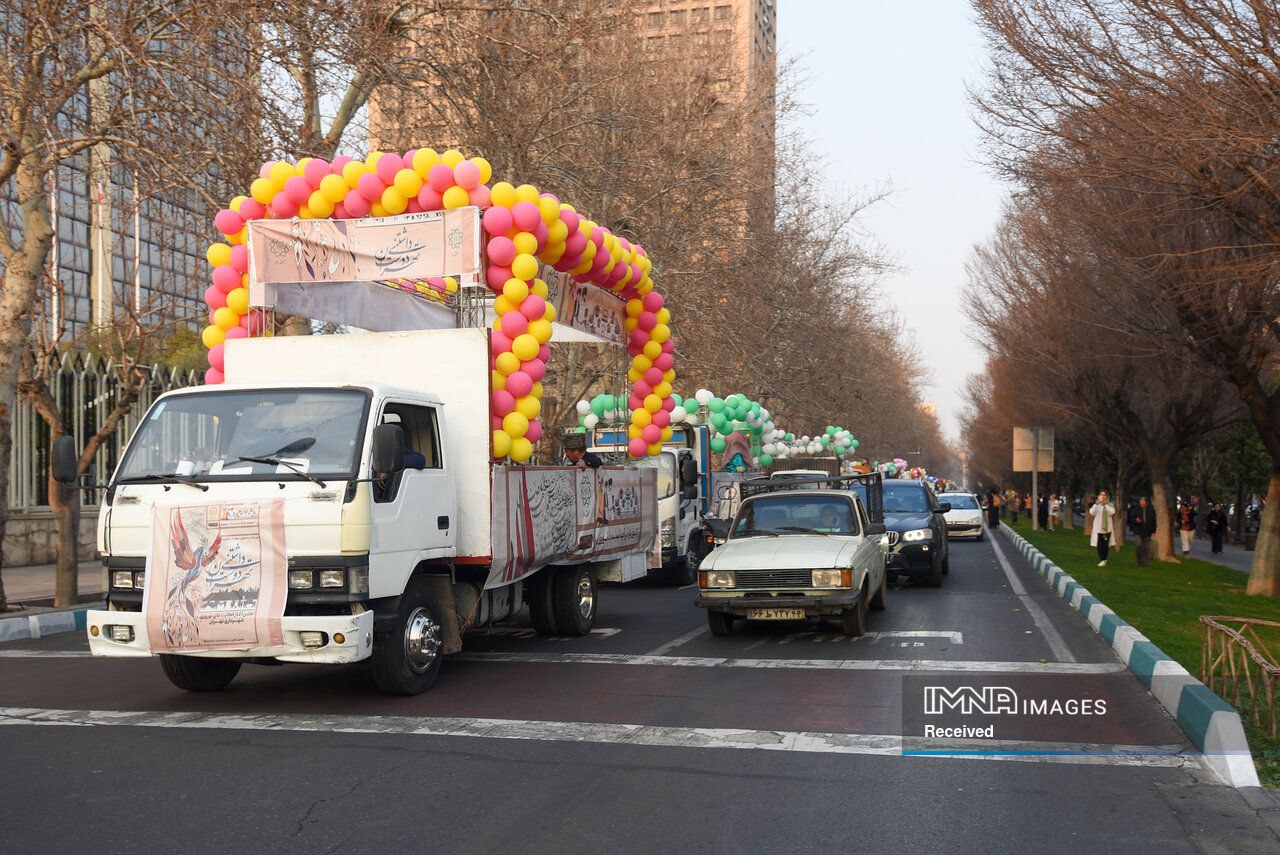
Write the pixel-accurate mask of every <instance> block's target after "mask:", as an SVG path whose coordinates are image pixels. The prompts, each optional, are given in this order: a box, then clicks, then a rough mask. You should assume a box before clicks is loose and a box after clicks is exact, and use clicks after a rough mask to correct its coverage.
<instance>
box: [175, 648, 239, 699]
mask: <svg viewBox="0 0 1280 855" xmlns="http://www.w3.org/2000/svg"><path fill="white" fill-rule="evenodd" d="M240 665H241V662H240V660H239V659H206V658H204V657H199V656H176V655H174V654H172V653H161V654H160V667H161V668H163V669H164V675H165V676H166V677H168V678H169V682H170V683H173V685H175V686H177V687H178V688H179V689H183V690H185V691H188V692H216V691H218V690H219V689H225V688H226V687H227V684H228V683H230V682H231V681H232V680H234V679H235V677H236V674H239V673H240Z"/></svg>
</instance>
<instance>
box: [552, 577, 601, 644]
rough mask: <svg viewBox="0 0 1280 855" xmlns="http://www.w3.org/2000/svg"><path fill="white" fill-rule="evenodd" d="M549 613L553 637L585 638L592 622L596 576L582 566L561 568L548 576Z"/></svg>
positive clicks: (594, 609) (594, 613) (594, 611)
mask: <svg viewBox="0 0 1280 855" xmlns="http://www.w3.org/2000/svg"><path fill="white" fill-rule="evenodd" d="M551 613H552V616H553V617H554V618H555V625H556V634H557V635H586V634H587V633H588V632H590V631H591V625H592V624H593V623H595V621H596V577H595V574H593V573H592V572H591V568H590V567H588V566H587V565H585V564H578V565H575V566H572V567H561V568H560V571H559V572H558V573H556V574H555V575H554V576H552V577H551Z"/></svg>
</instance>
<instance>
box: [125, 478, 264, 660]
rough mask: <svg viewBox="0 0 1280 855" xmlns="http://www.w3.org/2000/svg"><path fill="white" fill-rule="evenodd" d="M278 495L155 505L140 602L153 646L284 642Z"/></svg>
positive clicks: (175, 648) (240, 646)
mask: <svg viewBox="0 0 1280 855" xmlns="http://www.w3.org/2000/svg"><path fill="white" fill-rule="evenodd" d="M287 570H288V563H287V559H286V557H285V544H284V500H283V499H269V500H267V501H262V502H220V503H214V504H208V505H157V506H156V508H155V511H154V515H153V517H152V523H151V551H150V553H149V555H148V557H147V581H146V587H145V589H144V591H143V604H142V610H143V612H144V613H145V614H146V619H147V636H148V638H149V639H150V645H151V652H153V653H182V652H185V651H195V650H246V649H249V648H254V647H274V646H278V645H281V644H283V643H284V633H283V630H282V629H281V626H280V619H281V618H282V617H283V616H284V606H285V598H286V595H287V585H286V574H287Z"/></svg>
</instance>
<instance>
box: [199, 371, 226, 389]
mask: <svg viewBox="0 0 1280 855" xmlns="http://www.w3.org/2000/svg"><path fill="white" fill-rule="evenodd" d="M226 379H227V378H226V377H224V376H223V375H222V372H221V371H219V370H218V369H216V368H210V369H208V370H207V371H205V372H204V382H205V385H206V386H217V385H218V384H219V383H223V382H225V381H226Z"/></svg>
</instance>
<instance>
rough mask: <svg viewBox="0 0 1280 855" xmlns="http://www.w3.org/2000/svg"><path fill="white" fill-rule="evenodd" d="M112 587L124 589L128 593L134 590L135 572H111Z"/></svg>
mask: <svg viewBox="0 0 1280 855" xmlns="http://www.w3.org/2000/svg"><path fill="white" fill-rule="evenodd" d="M111 587H113V588H122V589H124V590H127V591H132V590H133V571H132V570H112V571H111Z"/></svg>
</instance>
